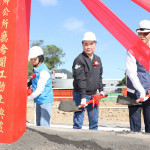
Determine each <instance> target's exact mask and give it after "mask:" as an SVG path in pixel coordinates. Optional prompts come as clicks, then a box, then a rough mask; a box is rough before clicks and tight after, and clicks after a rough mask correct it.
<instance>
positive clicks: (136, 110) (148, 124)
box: [128, 100, 150, 133]
mask: <svg viewBox="0 0 150 150" xmlns="http://www.w3.org/2000/svg"><path fill="white" fill-rule="evenodd" d="M128 108H129V120H130V130H131V131H133V132H140V131H141V112H142V110H143V117H144V123H145V132H147V133H150V100H147V101H145V102H143V103H142V104H141V105H136V106H128Z"/></svg>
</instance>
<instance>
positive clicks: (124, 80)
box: [119, 75, 127, 86]
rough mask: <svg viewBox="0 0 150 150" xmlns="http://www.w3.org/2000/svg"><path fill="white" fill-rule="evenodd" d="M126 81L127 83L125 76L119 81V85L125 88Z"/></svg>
mask: <svg viewBox="0 0 150 150" xmlns="http://www.w3.org/2000/svg"><path fill="white" fill-rule="evenodd" d="M126 81H127V75H125V77H124V78H123V79H122V80H121V81H119V85H120V86H126Z"/></svg>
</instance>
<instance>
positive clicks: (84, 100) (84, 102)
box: [81, 98, 87, 107]
mask: <svg viewBox="0 0 150 150" xmlns="http://www.w3.org/2000/svg"><path fill="white" fill-rule="evenodd" d="M82 104H84V105H85V106H84V107H86V106H87V104H86V98H82V99H81V105H82Z"/></svg>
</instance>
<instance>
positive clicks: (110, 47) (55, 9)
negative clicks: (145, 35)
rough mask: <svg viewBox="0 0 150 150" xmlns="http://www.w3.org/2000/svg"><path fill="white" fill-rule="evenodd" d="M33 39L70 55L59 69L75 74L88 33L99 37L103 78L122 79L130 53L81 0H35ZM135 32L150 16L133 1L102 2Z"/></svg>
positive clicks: (103, 0) (108, 0)
mask: <svg viewBox="0 0 150 150" xmlns="http://www.w3.org/2000/svg"><path fill="white" fill-rule="evenodd" d="M31 1H32V2H31V20H30V40H31V41H36V40H43V41H44V44H45V45H56V46H57V47H59V48H60V49H62V50H63V52H64V53H65V54H66V55H65V57H64V58H62V61H63V62H64V64H63V65H61V66H59V67H58V68H57V69H67V70H69V71H71V72H72V64H73V61H74V59H75V58H76V57H77V56H78V55H79V54H80V53H81V52H82V51H83V48H82V43H81V41H82V38H83V35H84V33H85V32H87V31H91V32H94V33H95V34H96V38H97V45H96V49H95V54H96V55H98V56H99V57H100V58H101V61H102V65H103V79H122V78H124V76H125V70H126V63H125V61H126V52H127V50H126V49H125V48H124V47H123V46H122V45H121V44H120V43H119V42H118V41H117V40H116V39H115V38H114V37H113V36H112V35H111V34H110V33H109V32H108V31H107V30H106V29H105V28H104V27H103V25H101V23H100V22H99V21H98V20H97V19H96V18H95V17H94V16H93V15H92V14H91V13H90V12H89V11H88V10H87V8H86V7H85V6H84V4H83V3H82V2H81V1H80V0H31ZM102 2H103V3H104V4H105V5H106V6H107V7H108V8H109V9H110V10H111V11H113V12H114V13H115V14H116V15H117V16H118V17H119V18H120V19H121V20H122V21H123V22H124V23H125V24H126V25H127V26H128V27H129V28H130V29H131V30H132V31H134V32H135V33H136V28H137V27H138V24H139V22H140V21H141V20H145V19H146V20H149V19H150V14H149V13H148V12H147V11H146V10H144V9H143V8H142V7H140V6H138V5H137V4H135V3H134V2H132V1H131V0H102Z"/></svg>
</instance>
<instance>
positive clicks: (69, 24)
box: [63, 18, 85, 31]
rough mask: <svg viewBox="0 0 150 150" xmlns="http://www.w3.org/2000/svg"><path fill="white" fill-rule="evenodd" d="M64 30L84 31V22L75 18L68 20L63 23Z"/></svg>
mask: <svg viewBox="0 0 150 150" xmlns="http://www.w3.org/2000/svg"><path fill="white" fill-rule="evenodd" d="M63 26H64V28H65V29H67V30H69V31H85V29H84V22H83V21H80V20H77V19H76V18H70V19H67V20H65V21H64V24H63Z"/></svg>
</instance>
